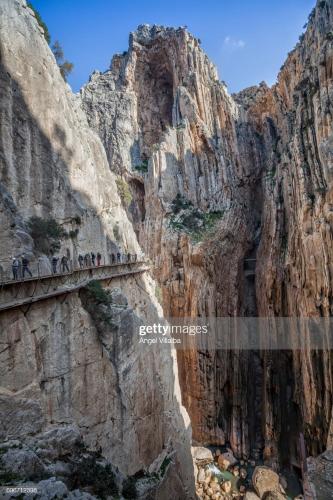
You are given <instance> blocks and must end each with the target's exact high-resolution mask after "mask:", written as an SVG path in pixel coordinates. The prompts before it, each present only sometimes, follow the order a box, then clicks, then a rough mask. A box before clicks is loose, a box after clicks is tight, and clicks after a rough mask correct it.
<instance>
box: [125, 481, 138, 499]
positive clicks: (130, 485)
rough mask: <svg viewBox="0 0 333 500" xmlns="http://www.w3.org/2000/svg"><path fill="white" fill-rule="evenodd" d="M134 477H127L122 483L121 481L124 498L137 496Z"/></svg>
mask: <svg viewBox="0 0 333 500" xmlns="http://www.w3.org/2000/svg"><path fill="white" fill-rule="evenodd" d="M135 483H136V481H135V478H134V477H128V478H127V479H126V480H125V481H124V483H123V497H124V498H129V499H134V498H137V496H138V494H137V491H136V486H135Z"/></svg>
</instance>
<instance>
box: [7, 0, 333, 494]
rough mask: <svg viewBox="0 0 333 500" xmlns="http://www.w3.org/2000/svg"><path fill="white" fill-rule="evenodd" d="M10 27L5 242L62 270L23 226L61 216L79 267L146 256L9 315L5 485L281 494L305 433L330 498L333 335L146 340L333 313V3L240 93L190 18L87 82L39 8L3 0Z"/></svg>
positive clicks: (138, 35)
mask: <svg viewBox="0 0 333 500" xmlns="http://www.w3.org/2000/svg"><path fill="white" fill-rule="evenodd" d="M0 19H1V20H0V28H1V29H0V64H1V71H0V90H1V93H0V110H1V117H0V120H1V131H0V152H1V155H0V162H1V183H0V189H1V200H0V203H1V205H0V221H1V238H0V248H1V253H2V255H7V254H10V255H19V254H21V253H22V252H26V253H28V254H29V256H30V258H31V260H34V259H37V258H38V257H39V258H42V259H44V260H45V261H46V256H45V255H44V254H43V253H41V252H38V250H37V248H36V244H35V242H34V240H33V238H32V236H31V232H30V231H29V224H28V220H29V218H30V217H32V216H38V217H40V218H46V217H52V218H54V220H56V221H57V222H58V223H59V224H61V226H62V227H63V228H64V229H65V230H66V231H67V232H70V231H72V232H73V231H74V232H73V233H71V234H73V238H67V239H63V240H62V241H61V251H62V252H68V253H69V255H71V256H72V257H73V259H77V256H78V255H79V254H80V253H85V252H87V251H90V250H91V249H93V248H95V249H99V250H100V251H101V252H102V254H103V255H109V254H110V253H112V252H117V251H119V249H121V250H122V251H124V252H133V253H134V252H137V253H139V252H140V251H141V249H142V250H143V251H144V252H145V254H146V255H147V256H149V258H150V261H151V268H152V272H151V275H150V274H149V273H145V274H144V275H142V276H140V277H129V278H126V279H119V280H113V281H112V282H110V284H109V285H105V284H104V288H103V290H105V291H104V292H101V291H100V290H99V295H96V289H95V291H93V289H89V287H88V288H83V289H81V290H80V291H78V292H75V293H71V294H69V295H68V296H65V297H63V298H61V297H60V298H54V299H49V300H47V301H44V302H40V303H36V304H34V305H33V306H32V307H31V308H30V309H29V310H28V311H24V310H21V309H14V310H11V311H7V312H2V313H0V335H1V344H0V345H1V351H0V373H1V378H0V380H1V382H0V384H1V387H0V391H1V392H0V395H1V406H0V419H1V440H2V441H3V442H2V444H1V446H0V455H1V457H2V463H3V464H4V465H3V467H4V476H5V478H7V480H8V484H12V483H14V484H15V480H16V481H17V480H18V479H22V478H24V479H26V480H27V479H29V480H30V483H28V482H26V483H24V484H27V485H29V484H38V485H39V488H40V489H41V490H42V491H44V490H45V491H46V493H43V494H44V495H45V498H57V496H56V495H60V496H58V497H59V498H62V497H64V498H91V497H92V496H93V495H97V496H101V497H102V498H103V495H104V496H105V495H106V494H107V493H106V491H107V492H108V494H110V495H109V496H112V495H113V494H114V495H117V494H118V493H119V492H120V493H121V492H122V494H123V495H124V497H125V498H134V497H135V496H134V493H133V489H132V490H131V489H130V487H129V485H131V484H132V485H133V483H135V484H136V486H135V488H136V493H135V494H137V495H138V496H140V497H141V498H158V499H163V498H172V497H175V498H179V499H183V498H194V497H195V495H197V496H199V497H200V498H205V499H207V498H215V499H218V498H232V497H237V496H238V497H239V496H244V497H245V498H247V499H248V500H250V499H251V498H252V499H254V498H258V497H259V498H266V500H267V499H280V498H286V496H287V493H288V492H287V489H288V488H287V487H286V484H285V481H284V480H283V477H284V476H283V474H282V473H281V474H280V477H279V476H278V474H277V472H281V471H282V470H284V469H285V468H287V469H288V470H289V469H292V470H293V471H294V472H295V471H297V474H300V473H301V470H302V471H303V472H304V464H302V457H301V454H300V449H299V437H300V435H302V436H304V440H305V444H306V452H307V455H309V456H311V457H312V458H309V472H308V474H307V477H306V480H307V482H308V483H309V484H310V489H311V495H313V497H314V498H316V496H315V495H317V498H318V499H321V498H330V497H329V496H325V495H327V493H322V496H320V489H321V488H322V485H323V484H324V487H323V488H324V490H325V491H326V492H327V491H332V490H333V487H332V489H331V490H330V485H331V484H332V482H331V476H330V474H331V473H330V472H328V473H326V475H324V474H323V479H322V480H321V481H320V485H319V486H318V484H317V483H316V482H318V480H317V479H316V478H318V474H319V473H315V474H314V473H313V471H316V470H317V468H319V469H322V468H323V467H322V464H323V463H324V464H326V465H327V467H326V465H325V467H326V469H327V470H328V471H331V470H332V469H331V468H330V467H331V466H330V464H331V463H332V460H331V456H330V450H331V449H332V445H333V434H332V432H333V418H332V405H333V369H332V354H331V350H330V346H329V340H327V339H326V341H327V345H326V344H325V345H324V347H322V348H320V349H316V350H313V349H310V348H308V349H305V350H302V351H300V350H297V349H291V348H290V349H284V350H283V351H270V350H268V349H259V348H258V349H256V350H227V349H214V348H209V349H208V348H207V349H203V350H199V349H197V350H195V349H192V350H189V349H188V350H186V349H182V350H178V351H177V352H175V350H174V349H172V348H171V347H170V349H163V350H158V349H150V350H148V351H147V350H144V351H141V350H139V349H138V348H137V344H136V338H135V333H134V332H135V331H137V329H138V326H139V325H140V323H142V322H147V323H153V322H155V321H160V320H162V318H166V319H167V320H168V319H169V320H170V319H172V320H175V319H177V318H179V320H186V319H187V318H188V319H189V320H194V319H196V318H210V317H214V318H252V319H253V318H270V319H273V320H275V319H276V321H278V319H279V318H322V319H323V318H325V319H328V318H330V316H331V315H332V285H333V283H332V213H333V208H332V207H333V200H332V169H333V135H332V113H333V110H332V100H333V1H332V0H322V1H320V0H318V2H317V4H316V6H315V8H314V9H313V11H312V12H311V13H310V16H309V20H308V23H307V27H306V29H305V32H304V33H303V34H302V35H301V37H300V40H299V42H298V43H297V45H296V47H295V48H294V49H293V50H292V51H291V52H290V53H289V55H288V58H287V60H286V62H285V64H284V65H283V67H282V68H281V70H280V73H279V75H278V79H277V83H276V84H275V85H274V86H272V87H268V86H267V85H266V84H265V83H264V82H263V83H261V84H260V85H259V86H257V87H251V88H248V89H245V90H244V91H242V92H240V93H238V94H234V95H230V94H229V93H228V90H227V87H226V85H225V84H224V83H223V82H221V81H220V80H219V78H218V75H217V71H216V68H215V67H214V65H213V64H212V63H211V62H210V61H209V59H208V57H207V55H206V54H205V53H204V52H203V50H202V49H201V47H200V42H199V41H198V40H197V39H196V38H195V37H193V36H192V35H191V34H190V33H189V32H188V31H187V29H186V28H184V27H180V28H178V29H176V28H165V27H162V26H149V25H142V26H139V27H138V29H137V30H136V31H135V32H133V33H131V35H130V40H129V48H128V50H127V51H126V52H125V53H123V54H117V55H115V56H114V57H113V59H112V62H111V66H110V69H108V70H107V71H105V72H103V73H102V72H99V71H95V72H94V73H93V74H92V75H91V78H90V80H89V82H88V83H87V84H86V85H85V86H84V87H83V88H82V89H81V91H80V93H79V94H77V95H74V94H73V93H72V91H71V89H70V88H69V86H68V85H66V83H65V82H64V81H63V79H62V77H61V75H60V72H59V69H58V67H57V65H56V62H55V60H54V57H53V55H52V53H51V51H50V49H49V47H48V45H47V43H46V41H45V39H44V37H43V32H42V29H41V27H40V26H39V24H38V22H37V20H36V18H35V15H34V12H33V11H32V10H31V9H30V8H29V7H27V5H26V3H25V1H24V0H2V1H1V3H0ZM13 33H16V34H17V35H16V36H15V38H14V37H13ZM103 293H104V295H103ZM105 294H106V295H105ZM101 297H102V298H101ZM304 328H305V330H306V328H307V327H306V326H305V327H304ZM264 334H265V332H264ZM210 347H211V346H210ZM50 436H56V437H52V439H51V437H50ZM62 440H64V444H63V445H62V444H61V443H62ZM58 442H59V443H60V445H58V444H56V443H58ZM191 445H193V446H194V448H193V447H192V450H191ZM202 447H205V448H202ZM45 450H46V451H45ZM211 450H213V452H214V453H212V451H211ZM200 454H201V455H200ZM226 454H227V455H226ZM192 456H193V460H194V462H192ZM221 457H222V458H221ZM317 457H319V458H317ZM87 464H88V465H87ZM87 467H88V468H89V467H94V468H95V469H96V471H97V472H96V475H97V476H98V477H101V478H102V479H101V483H103V486H102V487H101V486H100V484H99V486H96V484H95V483H94V481H93V480H92V479H90V482H89V481H88V480H86V482H85V481H84V480H83V479H82V477H83V476H84V473H82V472H81V469H82V470H83V471H84V470H85V468H87ZM214 467H215V469H214ZM302 467H303V468H302ZM216 469H218V471H216ZM326 469H325V470H326ZM27 471H28V472H27ZM105 471H106V472H105ZM212 471H213V472H212ZM214 471H215V472H214ZM219 474H222V476H223V474H224V476H223V477H222V479H221V478H220V476H219ZM324 476H325V477H324ZM110 477H112V480H111V479H110ZM281 477H282V479H281ZM10 478H12V482H11V481H10ZM105 478H107V480H106V479H105ZM234 478H237V479H236V482H237V487H235V489H234V490H233V484H234V483H235V479H234ZM251 478H252V479H251ZM262 478H264V479H262ZM303 479H304V478H303ZM31 481H32V483H31ZM105 481H106V485H105ZM41 482H42V483H43V484H42V485H40V483H41ZM45 482H46V483H45ZM55 483H57V484H56V485H55ZM229 483H230V484H229ZM5 484H7V483H5ZM262 484H264V486H262ZM267 484H268V486H267ZM325 484H326V486H325ZM194 487H196V488H194ZM96 488H97V489H96ZM105 488H106V489H105ZM126 488H127V491H128V489H129V490H130V491H129V493H126ZM110 489H111V490H112V492H111V491H110ZM195 490H196V491H195ZM236 490H237V492H236ZM52 491H53V492H56V493H54V497H52V496H50V495H51V494H53V493H50V492H52ZM57 492H58V493H57ZM59 492H60V493H59ZM124 492H125V493H124ZM318 492H319V493H318ZM126 494H128V495H129V496H126ZM61 495H62V497H61ZM288 495H289V493H288ZM296 495H297V493H296V492H295V496H296ZM306 495H308V493H306ZM9 498H11V497H10V496H9ZM43 498H44V497H43Z"/></svg>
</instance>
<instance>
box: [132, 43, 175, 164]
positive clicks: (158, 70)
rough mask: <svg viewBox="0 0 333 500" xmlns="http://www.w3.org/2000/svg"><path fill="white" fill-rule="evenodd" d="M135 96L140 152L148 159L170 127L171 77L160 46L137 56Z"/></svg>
mask: <svg viewBox="0 0 333 500" xmlns="http://www.w3.org/2000/svg"><path fill="white" fill-rule="evenodd" d="M135 82H136V83H135V86H136V88H137V93H138V120H139V124H140V129H141V133H142V150H143V153H144V154H146V155H148V156H150V155H151V153H152V150H153V146H154V145H157V144H159V143H160V142H161V139H162V135H163V132H165V131H166V130H167V128H168V127H170V126H172V106H173V94H174V92H173V75H172V71H171V67H170V61H169V56H168V54H167V53H166V51H165V50H164V49H163V48H162V47H156V48H154V49H152V52H151V53H149V54H147V53H144V54H143V55H141V54H140V55H139V57H138V60H137V63H136V68H135Z"/></svg>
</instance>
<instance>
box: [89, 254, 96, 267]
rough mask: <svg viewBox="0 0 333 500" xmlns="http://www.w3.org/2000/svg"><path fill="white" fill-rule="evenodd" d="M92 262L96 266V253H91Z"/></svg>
mask: <svg viewBox="0 0 333 500" xmlns="http://www.w3.org/2000/svg"><path fill="white" fill-rule="evenodd" d="M90 255H91V262H92V265H93V266H94V265H95V259H96V255H95V254H94V252H91V254H90Z"/></svg>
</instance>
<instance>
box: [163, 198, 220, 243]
mask: <svg viewBox="0 0 333 500" xmlns="http://www.w3.org/2000/svg"><path fill="white" fill-rule="evenodd" d="M171 208H172V212H173V214H172V215H171V217H170V220H169V227H171V228H172V229H173V230H175V231H179V232H184V233H187V234H188V235H189V236H190V237H191V239H192V241H193V242H195V243H199V242H200V241H202V240H204V239H205V238H206V237H208V236H210V235H211V234H212V232H213V229H214V227H215V226H216V224H217V222H218V221H219V220H220V219H221V218H222V217H223V213H224V212H223V211H222V210H212V211H210V212H203V211H201V210H200V209H198V208H195V207H193V204H192V202H191V201H190V200H187V199H186V198H185V197H184V196H182V195H180V194H178V195H177V196H176V198H175V199H174V200H173V202H172V204H171Z"/></svg>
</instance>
